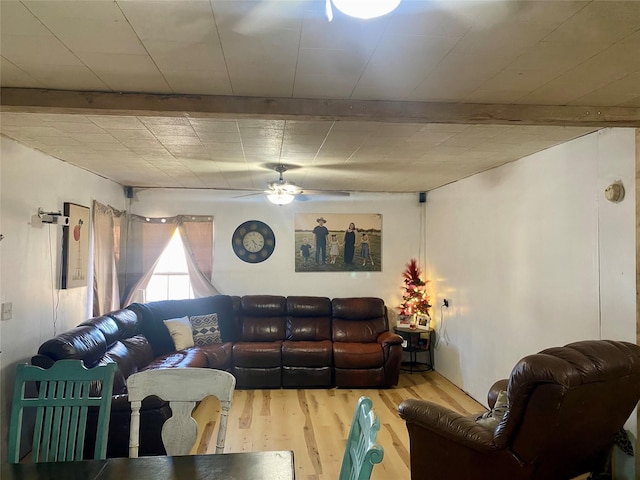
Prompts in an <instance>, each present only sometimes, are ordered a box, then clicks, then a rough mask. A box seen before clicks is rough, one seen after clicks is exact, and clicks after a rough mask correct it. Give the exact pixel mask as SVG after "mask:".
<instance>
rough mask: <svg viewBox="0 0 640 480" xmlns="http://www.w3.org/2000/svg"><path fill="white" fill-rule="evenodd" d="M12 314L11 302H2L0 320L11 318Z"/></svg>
mask: <svg viewBox="0 0 640 480" xmlns="http://www.w3.org/2000/svg"><path fill="white" fill-rule="evenodd" d="M12 316H13V304H12V303H11V302H7V303H3V304H2V320H11V317H12Z"/></svg>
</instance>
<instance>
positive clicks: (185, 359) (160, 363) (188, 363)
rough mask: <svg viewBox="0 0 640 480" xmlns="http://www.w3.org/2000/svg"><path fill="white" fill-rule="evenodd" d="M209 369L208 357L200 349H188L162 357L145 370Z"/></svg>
mask: <svg viewBox="0 0 640 480" xmlns="http://www.w3.org/2000/svg"><path fill="white" fill-rule="evenodd" d="M184 367H200V368H206V367H207V356H206V355H205V354H204V353H203V352H202V351H200V349H199V348H187V349H186V350H180V351H179V352H172V353H169V354H167V355H161V356H159V357H158V358H156V359H155V360H154V361H153V362H151V363H150V364H149V365H147V367H146V368H144V369H143V370H151V369H157V368H184Z"/></svg>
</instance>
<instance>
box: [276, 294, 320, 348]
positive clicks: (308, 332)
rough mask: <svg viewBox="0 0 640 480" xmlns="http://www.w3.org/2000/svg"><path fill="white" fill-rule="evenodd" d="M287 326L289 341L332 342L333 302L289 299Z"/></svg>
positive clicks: (316, 298) (316, 299)
mask: <svg viewBox="0 0 640 480" xmlns="http://www.w3.org/2000/svg"><path fill="white" fill-rule="evenodd" d="M286 325H287V340H294V341H304V340H309V341H321V340H331V300H329V299H328V298H325V297H288V298H287V323H286Z"/></svg>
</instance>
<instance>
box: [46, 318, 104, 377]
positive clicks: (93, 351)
mask: <svg viewBox="0 0 640 480" xmlns="http://www.w3.org/2000/svg"><path fill="white" fill-rule="evenodd" d="M38 353H39V354H41V355H44V356H47V357H49V358H51V359H52V360H53V361H58V360H63V359H71V360H83V361H84V365H85V367H87V368H90V367H93V366H94V365H95V364H96V362H98V361H99V360H100V359H101V358H102V357H103V356H104V354H105V353H107V340H106V339H105V338H104V335H103V334H102V332H101V331H100V330H99V329H98V328H96V327H95V326H90V325H83V326H81V327H76V328H72V329H71V330H69V331H67V332H63V333H61V334H59V335H57V336H56V337H54V338H52V339H50V340H47V341H46V342H44V343H43V344H42V345H40V348H39V349H38Z"/></svg>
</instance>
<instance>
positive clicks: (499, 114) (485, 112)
mask: <svg viewBox="0 0 640 480" xmlns="http://www.w3.org/2000/svg"><path fill="white" fill-rule="evenodd" d="M0 105H1V107H2V111H4V112H26V113H29V112H30V113H64V114H82V115H135V116H140V115H149V116H174V117H175V116H188V117H198V118H207V117H208V118H230V119H231V118H233V119H236V118H261V119H280V120H282V119H284V120H288V119H295V120H331V121H370V122H391V123H454V124H474V125H482V124H484V125H554V126H578V127H640V108H635V107H597V106H575V105H557V106H554V105H506V104H481V103H442V102H410V101H377V100H344V99H316V98H268V97H238V96H215V95H163V94H148V93H113V92H85V91H69V90H41V89H31V88H1V89H0Z"/></svg>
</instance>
